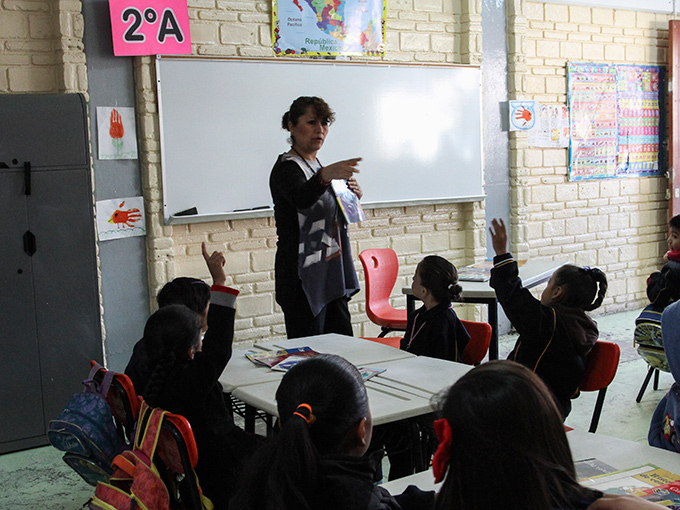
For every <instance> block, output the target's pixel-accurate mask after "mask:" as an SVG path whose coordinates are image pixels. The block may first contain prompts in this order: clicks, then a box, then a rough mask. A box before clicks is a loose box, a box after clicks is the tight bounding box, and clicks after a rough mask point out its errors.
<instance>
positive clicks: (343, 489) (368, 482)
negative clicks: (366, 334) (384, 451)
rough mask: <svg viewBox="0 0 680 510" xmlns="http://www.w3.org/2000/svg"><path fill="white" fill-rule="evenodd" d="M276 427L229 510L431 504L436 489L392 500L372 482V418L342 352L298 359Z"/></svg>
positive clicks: (366, 509) (358, 509) (382, 509)
mask: <svg viewBox="0 0 680 510" xmlns="http://www.w3.org/2000/svg"><path fill="white" fill-rule="evenodd" d="M276 402H277V408H278V412H279V420H280V424H281V430H280V431H279V433H278V436H277V437H276V438H275V440H274V441H273V443H272V444H270V445H266V446H263V447H262V448H261V449H260V451H259V452H257V453H256V454H255V455H254V456H253V458H252V459H251V462H250V465H249V466H248V468H247V469H246V471H245V473H244V476H243V478H242V479H241V482H240V485H239V490H238V492H237V494H236V495H235V496H234V498H232V500H231V503H230V506H229V508H230V509H231V510H254V509H258V510H259V509H276V510H308V509H324V510H335V509H337V510H389V509H393V510H398V509H399V508H401V509H402V510H408V509H411V508H412V509H414V510H415V509H423V510H426V509H428V508H431V507H432V504H433V500H434V492H422V491H419V490H418V489H416V488H415V487H410V488H409V489H407V490H406V491H405V493H404V494H402V495H400V496H397V497H396V498H393V497H392V496H390V494H389V493H388V492H387V491H386V490H385V489H383V488H381V487H380V486H377V485H375V484H374V483H373V476H374V473H375V471H376V467H377V465H378V463H379V462H380V459H381V457H382V455H380V453H376V454H374V455H370V456H366V455H364V454H365V453H366V450H367V448H368V445H369V443H370V441H371V433H372V429H373V427H372V422H371V412H370V409H369V406H368V396H367V394H366V388H365V387H364V382H363V379H362V377H361V374H359V371H358V370H357V369H356V368H355V367H354V366H353V365H352V364H350V363H349V362H348V361H346V360H345V359H344V358H341V357H340V356H336V355H331V354H321V355H318V356H315V357H313V358H309V359H307V360H304V361H302V362H300V363H299V364H297V365H295V366H294V367H293V368H291V369H290V370H289V371H288V372H287V373H286V374H285V375H284V376H283V379H282V380H281V384H280V385H279V388H278V390H277V391H276Z"/></svg>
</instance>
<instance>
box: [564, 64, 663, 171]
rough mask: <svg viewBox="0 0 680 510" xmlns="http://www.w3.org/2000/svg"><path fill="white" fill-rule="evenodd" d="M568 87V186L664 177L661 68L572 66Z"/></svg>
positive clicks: (600, 65)
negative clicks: (591, 182)
mask: <svg viewBox="0 0 680 510" xmlns="http://www.w3.org/2000/svg"><path fill="white" fill-rule="evenodd" d="M567 74H568V81H569V111H570V125H571V138H570V151H569V180H571V181H576V180H584V179H606V178H617V177H641V176H651V175H661V174H663V173H664V170H663V165H662V164H661V161H660V140H661V138H660V137H661V134H662V133H663V127H664V126H663V122H662V121H663V119H662V117H661V115H660V112H661V104H660V100H661V99H662V96H660V94H659V90H660V86H659V83H660V81H661V80H662V79H663V73H662V69H661V68H659V66H634V65H610V64H575V63H569V64H568V66H567Z"/></svg>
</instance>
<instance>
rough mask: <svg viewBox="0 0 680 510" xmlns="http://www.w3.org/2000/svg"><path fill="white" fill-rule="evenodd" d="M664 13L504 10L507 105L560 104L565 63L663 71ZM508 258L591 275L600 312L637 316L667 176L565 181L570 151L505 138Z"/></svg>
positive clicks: (661, 224) (660, 230)
mask: <svg viewBox="0 0 680 510" xmlns="http://www.w3.org/2000/svg"><path fill="white" fill-rule="evenodd" d="M669 19H672V17H671V16H669V15H666V14H655V13H650V12H635V11H629V10H616V9H606V8H597V7H585V6H575V5H563V4H554V3H548V2H521V1H517V0H515V1H510V2H509V3H508V32H509V40H510V45H509V46H510V52H511V55H510V58H509V61H510V62H511V65H510V67H511V70H510V72H511V76H510V79H509V91H510V99H535V100H538V101H541V102H545V103H557V104H564V103H565V102H566V100H567V96H566V91H567V79H566V70H565V66H566V62H567V61H574V62H612V63H626V64H660V65H664V64H666V63H667V57H668V55H667V47H668V39H667V37H668V21H669ZM510 161H511V165H510V175H511V179H510V182H511V186H510V193H511V211H512V212H511V222H512V245H513V250H514V251H515V252H516V253H517V255H519V256H520V257H522V258H524V257H529V258H551V259H566V260H569V261H571V262H574V263H576V264H579V265H589V266H598V267H600V268H602V269H603V270H604V271H605V272H606V274H607V276H608V278H609V291H608V293H607V298H606V300H605V302H604V310H603V311H604V312H614V311H617V310H622V309H634V308H641V307H642V306H644V304H645V300H646V297H645V283H646V278H647V276H649V274H650V273H651V272H652V271H654V270H656V269H657V268H659V267H660V266H661V265H662V263H663V261H662V259H661V256H662V255H663V253H665V251H666V249H667V248H666V246H665V238H666V233H667V227H666V224H667V221H668V203H667V200H666V198H665V196H666V189H667V187H668V183H667V179H666V177H646V178H625V179H606V180H590V181H580V182H569V181H568V178H567V170H568V150H567V149H538V148H533V147H528V145H527V143H526V134H524V133H512V134H511V157H510Z"/></svg>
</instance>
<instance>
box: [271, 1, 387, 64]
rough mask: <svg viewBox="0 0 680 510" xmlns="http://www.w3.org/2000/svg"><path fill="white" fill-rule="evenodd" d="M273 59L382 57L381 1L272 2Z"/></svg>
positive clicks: (383, 50)
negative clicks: (293, 56)
mask: <svg viewBox="0 0 680 510" xmlns="http://www.w3.org/2000/svg"><path fill="white" fill-rule="evenodd" d="M272 10H273V16H272V49H273V51H274V54H275V55H279V56H287V55H384V53H385V1H384V0H273V2H272Z"/></svg>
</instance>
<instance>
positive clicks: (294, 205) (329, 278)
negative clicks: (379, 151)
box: [269, 96, 362, 338]
mask: <svg viewBox="0 0 680 510" xmlns="http://www.w3.org/2000/svg"><path fill="white" fill-rule="evenodd" d="M334 120H335V114H334V113H333V111H332V110H331V109H330V107H329V106H328V104H326V102H325V101H324V100H323V99H321V98H318V97H305V96H303V97H299V98H297V99H296V100H295V101H293V104H292V105H291V106H290V109H289V110H288V111H287V112H286V113H285V114H284V115H283V119H282V122H281V126H282V127H283V129H285V130H287V131H289V132H290V142H291V148H290V150H289V151H288V152H286V153H284V154H281V155H280V156H279V157H278V159H277V161H276V164H275V165H274V168H273V169H272V173H271V176H270V177H269V189H270V190H271V194H272V199H273V201H274V218H275V219H276V234H277V235H278V242H277V250H276V265H275V276H276V302H277V303H278V304H279V305H280V306H281V308H282V309H283V315H284V318H285V321H286V333H287V335H288V338H299V337H303V336H311V335H318V334H322V333H340V334H343V335H352V321H351V317H350V314H349V309H348V301H349V299H350V297H351V296H352V295H354V294H355V293H356V292H358V291H359V281H358V279H357V274H356V271H355V270H354V263H353V261H352V251H351V249H350V246H349V236H348V233H347V222H346V221H345V218H344V216H343V214H342V211H341V210H340V208H339V207H338V204H337V200H336V198H335V194H334V193H333V190H332V188H331V181H332V180H333V179H344V180H346V181H347V184H348V186H349V188H350V189H351V190H352V191H353V192H354V193H355V194H356V195H357V196H358V197H359V198H361V196H362V191H361V187H360V186H359V184H358V183H357V181H356V179H355V178H354V174H355V173H358V172H359V170H358V169H357V164H358V163H359V161H360V160H361V158H352V159H348V160H345V161H338V162H337V163H333V164H332V165H328V166H322V165H321V163H320V162H319V160H318V159H317V152H318V151H319V150H320V149H321V147H322V146H323V143H324V141H325V139H326V136H327V135H328V128H329V126H330V125H331V124H332V123H333V121H334Z"/></svg>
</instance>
